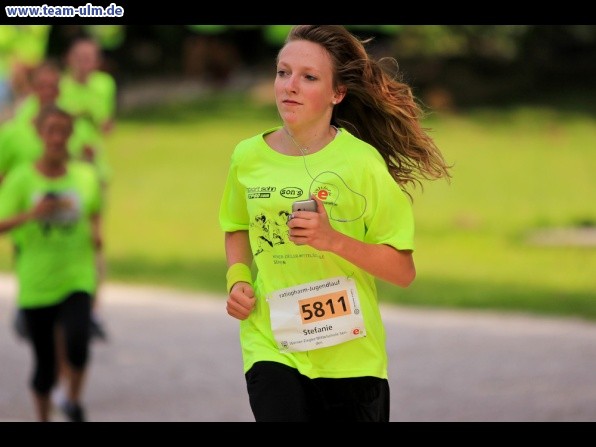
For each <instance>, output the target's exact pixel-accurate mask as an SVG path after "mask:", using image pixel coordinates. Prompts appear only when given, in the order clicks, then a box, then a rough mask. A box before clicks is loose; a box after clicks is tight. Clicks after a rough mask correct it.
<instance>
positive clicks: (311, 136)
mask: <svg viewBox="0 0 596 447" xmlns="http://www.w3.org/2000/svg"><path fill="white" fill-rule="evenodd" d="M283 131H284V134H285V137H286V140H287V141H288V143H289V146H290V147H292V146H293V147H294V148H295V149H298V150H299V151H300V153H301V154H302V155H306V154H308V153H314V152H317V151H319V150H321V149H323V148H324V147H325V146H327V145H328V144H329V143H330V142H331V141H333V139H334V138H335V136H336V135H337V128H336V127H335V126H331V125H327V126H325V127H324V128H322V129H314V130H312V129H305V130H304V131H302V130H298V129H291V128H290V127H289V126H287V125H284V126H283Z"/></svg>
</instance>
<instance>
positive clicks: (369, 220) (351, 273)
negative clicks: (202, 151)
mask: <svg viewBox="0 0 596 447" xmlns="http://www.w3.org/2000/svg"><path fill="white" fill-rule="evenodd" d="M276 129H279V127H277V128H274V129H270V130H268V131H266V132H264V133H262V134H259V135H256V136H254V137H252V138H249V139H246V140H244V141H242V142H240V143H239V144H238V145H237V146H236V148H235V149H234V152H233V154H232V157H231V164H230V168H229V173H228V178H227V182H226V185H225V189H224V193H223V197H222V200H221V205H220V213H219V221H220V226H221V228H222V230H223V231H225V232H233V231H238V230H248V232H249V239H250V244H251V249H252V252H253V256H254V261H255V264H256V267H257V276H256V278H255V280H254V288H255V296H256V299H257V303H256V305H255V308H254V310H253V312H252V313H251V314H250V316H249V317H248V318H247V319H246V320H243V321H241V322H240V338H241V345H242V355H243V362H244V372H246V371H248V370H249V369H250V368H251V366H252V365H253V364H254V363H255V362H257V361H263V360H269V361H276V362H280V363H283V364H286V365H288V366H291V367H294V368H297V369H298V370H299V371H300V372H301V373H302V374H304V375H306V376H308V377H311V378H316V377H329V378H344V377H360V376H374V377H380V378H387V353H386V346H385V337H386V335H385V329H384V326H383V322H382V318H381V314H380V311H379V308H378V301H377V292H376V284H375V278H374V277H373V276H372V275H370V274H368V273H366V272H365V271H363V270H361V269H359V268H357V267H356V266H354V265H353V264H352V263H350V262H348V261H346V260H344V259H343V258H341V257H339V256H337V255H335V254H333V253H330V252H323V251H318V250H316V249H314V248H312V247H309V246H307V245H302V246H298V245H295V244H294V243H292V242H291V241H289V239H288V227H287V225H286V222H287V217H288V215H289V214H290V213H291V208H292V202H294V201H295V200H304V199H308V198H309V193H314V194H317V196H318V197H319V198H321V199H322V200H323V202H324V203H325V209H326V211H327V214H328V216H329V217H330V223H331V225H332V226H333V227H334V228H335V229H337V230H339V231H341V232H342V233H344V234H347V235H348V236H351V237H353V238H355V239H358V240H362V241H365V242H368V243H374V244H386V245H390V246H392V247H394V248H396V249H400V250H413V249H414V219H413V213H412V207H411V204H410V202H409V200H408V198H407V196H406V194H405V193H404V192H403V191H402V190H401V189H400V188H399V186H398V185H397V184H396V183H395V181H394V180H393V178H392V177H391V175H390V174H389V172H388V170H387V166H386V164H385V162H384V160H383V158H382V157H381V155H380V154H379V153H378V152H377V151H376V150H375V149H374V148H373V147H372V146H370V145H369V144H367V143H365V142H363V141H361V140H359V139H357V138H355V137H354V136H353V135H351V134H350V133H349V132H348V131H346V130H345V129H341V130H340V132H339V133H338V135H337V136H336V138H335V139H334V140H333V141H332V142H331V143H329V144H328V145H327V146H326V147H325V148H323V149H322V150H320V151H318V152H316V153H314V154H307V155H306V156H304V157H303V156H287V155H283V154H280V153H278V152H276V151H274V150H273V149H272V148H270V147H269V146H268V145H267V144H266V143H265V140H264V135H266V134H267V133H270V132H273V131H275V130H276ZM313 178H314V180H313ZM341 276H343V277H350V278H352V279H353V280H354V281H355V283H356V286H357V291H358V295H359V300H360V305H361V309H362V314H363V318H364V325H365V328H366V337H362V338H357V339H353V340H351V341H347V342H344V343H341V344H337V345H334V346H329V347H324V348H320V349H315V350H310V351H305V352H291V353H288V352H281V351H280V349H279V347H278V345H277V343H276V341H275V339H274V336H273V333H272V329H271V320H270V314H269V306H268V302H267V300H266V297H267V296H269V295H270V294H272V293H273V292H275V291H278V290H282V289H285V288H288V287H292V286H296V285H299V284H305V283H310V282H313V281H322V280H326V279H328V278H333V277H341Z"/></svg>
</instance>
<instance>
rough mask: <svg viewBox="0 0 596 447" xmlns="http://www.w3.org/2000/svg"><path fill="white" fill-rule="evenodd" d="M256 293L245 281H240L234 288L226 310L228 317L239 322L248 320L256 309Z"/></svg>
mask: <svg viewBox="0 0 596 447" xmlns="http://www.w3.org/2000/svg"><path fill="white" fill-rule="evenodd" d="M255 303H256V300H255V291H254V289H253V288H252V286H251V285H250V284H249V283H247V282H243V281H239V282H237V283H236V284H234V285H233V286H232V289H231V290H230V294H229V296H228V301H227V303H226V310H227V311H228V315H230V316H232V317H234V318H237V319H238V320H246V319H247V318H248V316H249V315H250V313H251V312H252V310H253V309H254V307H255Z"/></svg>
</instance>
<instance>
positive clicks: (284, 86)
mask: <svg viewBox="0 0 596 447" xmlns="http://www.w3.org/2000/svg"><path fill="white" fill-rule="evenodd" d="M274 89H275V101H276V104H277V109H278V111H279V114H280V116H281V118H282V120H283V121H284V122H285V123H287V124H290V125H297V126H300V125H304V124H310V123H316V122H318V121H320V120H322V119H324V120H327V121H330V120H331V113H332V111H333V102H332V101H333V100H334V99H335V98H336V96H337V95H335V92H334V90H333V70H332V64H331V58H330V56H329V54H328V53H327V50H325V49H324V48H323V47H322V46H321V45H319V44H316V43H313V42H309V41H306V40H296V41H292V42H289V43H287V44H286V45H285V46H284V47H283V48H282V49H281V51H280V53H279V56H278V63H277V76H276V77H275V83H274Z"/></svg>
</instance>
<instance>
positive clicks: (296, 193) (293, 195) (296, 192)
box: [279, 186, 304, 199]
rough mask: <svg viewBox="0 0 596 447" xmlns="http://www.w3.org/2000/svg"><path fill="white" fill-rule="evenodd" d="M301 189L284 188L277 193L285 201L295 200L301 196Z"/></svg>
mask: <svg viewBox="0 0 596 447" xmlns="http://www.w3.org/2000/svg"><path fill="white" fill-rule="evenodd" d="M303 192H304V191H302V188H298V187H296V186H286V187H285V188H282V189H280V190H279V193H280V194H281V196H282V197H285V198H287V199H297V198H298V197H300V196H302V193H303Z"/></svg>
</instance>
